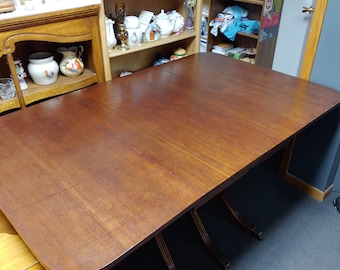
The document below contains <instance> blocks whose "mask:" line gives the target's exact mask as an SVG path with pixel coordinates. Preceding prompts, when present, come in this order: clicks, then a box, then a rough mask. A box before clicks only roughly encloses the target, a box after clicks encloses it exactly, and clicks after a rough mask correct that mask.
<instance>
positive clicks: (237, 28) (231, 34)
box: [223, 19, 260, 41]
mask: <svg viewBox="0 0 340 270" xmlns="http://www.w3.org/2000/svg"><path fill="white" fill-rule="evenodd" d="M259 29H260V23H259V22H258V21H256V20H248V19H236V20H234V23H233V24H232V25H230V26H228V27H227V28H226V29H225V30H224V31H223V34H224V35H225V36H226V37H227V38H228V39H230V40H231V41H234V40H235V38H236V35H237V32H246V33H258V32H259Z"/></svg>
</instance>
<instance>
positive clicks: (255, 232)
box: [220, 192, 264, 240]
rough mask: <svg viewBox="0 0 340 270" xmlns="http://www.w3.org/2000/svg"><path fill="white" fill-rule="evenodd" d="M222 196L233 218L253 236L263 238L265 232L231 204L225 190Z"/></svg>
mask: <svg viewBox="0 0 340 270" xmlns="http://www.w3.org/2000/svg"><path fill="white" fill-rule="evenodd" d="M220 198H221V199H222V201H223V203H224V205H225V206H226V207H227V209H228V211H229V213H230V214H231V217H232V218H233V220H234V221H235V222H236V223H237V224H238V225H240V226H241V228H242V229H244V230H245V231H247V232H248V233H250V234H251V235H252V236H254V237H256V238H257V239H258V240H263V238H264V237H263V233H262V231H261V230H260V229H259V228H257V227H256V226H254V225H252V224H250V223H249V222H247V221H246V220H244V219H243V218H241V216H240V215H239V213H238V211H237V210H236V209H235V207H234V206H233V205H232V204H231V202H230V201H229V199H228V197H227V195H226V194H225V193H224V192H221V193H220Z"/></svg>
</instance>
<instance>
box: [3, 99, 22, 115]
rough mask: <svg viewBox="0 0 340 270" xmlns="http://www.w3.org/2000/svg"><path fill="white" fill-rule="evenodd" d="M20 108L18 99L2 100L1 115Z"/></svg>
mask: <svg viewBox="0 0 340 270" xmlns="http://www.w3.org/2000/svg"><path fill="white" fill-rule="evenodd" d="M18 108H20V103H19V99H18V98H17V97H14V98H12V99H9V100H2V99H0V113H2V112H5V111H9V110H13V109H18Z"/></svg>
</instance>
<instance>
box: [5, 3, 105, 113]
mask: <svg viewBox="0 0 340 270" xmlns="http://www.w3.org/2000/svg"><path fill="white" fill-rule="evenodd" d="M100 9H101V2H100V1H99V2H98V4H91V5H84V6H79V7H72V8H69V9H63V10H59V11H46V12H41V13H36V14H35V13H32V14H30V13H26V15H23V14H24V13H23V12H21V13H20V12H19V11H18V13H20V14H19V15H16V13H15V12H13V14H12V16H9V14H5V15H3V16H2V17H3V18H2V17H1V14H0V60H1V61H0V65H1V69H0V76H1V77H9V76H12V78H13V80H14V83H15V86H16V90H17V95H16V97H15V98H13V99H11V100H1V101H0V113H3V112H6V111H9V110H12V109H18V108H25V107H26V106H27V105H29V104H31V103H33V102H37V101H39V100H43V99H46V98H49V97H53V96H56V95H60V94H64V93H67V92H71V91H74V90H77V89H80V88H83V87H86V86H89V85H91V84H94V83H97V82H103V81H104V80H105V76H104V66H103V56H102V52H101V49H102V45H101V35H100V26H99V14H100ZM74 44H82V45H84V47H85V54H86V55H85V56H84V57H83V59H84V64H85V70H84V72H83V73H82V74H81V75H80V76H78V77H74V78H69V77H65V76H64V75H62V74H59V76H58V80H57V82H56V83H54V84H51V85H47V86H40V85H36V84H34V83H33V82H30V81H29V78H27V79H28V81H29V82H28V85H29V87H28V89H27V90H25V91H21V88H20V83H19V81H18V78H17V76H16V71H15V65H14V60H15V59H16V58H19V59H21V60H22V62H23V65H24V69H25V70H26V72H27V62H28V60H27V59H28V56H29V54H30V53H32V52H34V50H37V51H44V50H46V51H49V52H51V53H53V54H54V56H55V58H56V57H57V56H58V55H57V54H58V53H57V52H56V48H57V47H58V46H73V45H74Z"/></svg>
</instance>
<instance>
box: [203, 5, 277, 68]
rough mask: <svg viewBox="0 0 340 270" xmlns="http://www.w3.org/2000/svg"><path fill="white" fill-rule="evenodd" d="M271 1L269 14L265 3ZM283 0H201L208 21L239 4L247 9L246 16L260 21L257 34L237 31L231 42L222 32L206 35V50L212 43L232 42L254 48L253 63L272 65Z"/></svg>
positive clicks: (239, 45) (210, 47) (238, 45)
mask: <svg viewBox="0 0 340 270" xmlns="http://www.w3.org/2000/svg"><path fill="white" fill-rule="evenodd" d="M267 2H268V3H270V2H271V3H273V9H272V10H271V12H270V13H271V14H270V15H265V14H267V12H266V4H267ZM282 4H283V0H273V1H271V0H269V1H267V0H203V6H204V7H206V8H208V9H209V14H208V16H207V20H208V23H209V22H210V21H211V20H212V19H214V18H215V17H216V15H217V14H218V13H220V12H222V11H223V10H224V9H225V8H226V7H228V6H235V5H236V6H240V7H242V8H244V9H246V10H248V18H249V19H251V20H258V21H259V22H260V23H261V26H260V31H259V33H258V34H253V33H245V32H239V33H238V34H237V36H236V38H235V41H233V42H231V41H230V40H228V39H227V38H226V37H225V36H224V35H223V34H221V33H219V34H218V36H217V37H215V36H213V35H212V34H210V29H211V28H210V27H209V28H208V35H207V50H208V51H211V49H212V47H213V45H215V44H218V43H221V42H225V43H233V44H234V46H235V47H243V48H256V58H255V64H257V65H259V66H263V67H268V68H271V67H272V63H273V57H274V51H275V46H276V40H277V34H278V30H279V21H280V17H281V10H282Z"/></svg>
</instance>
